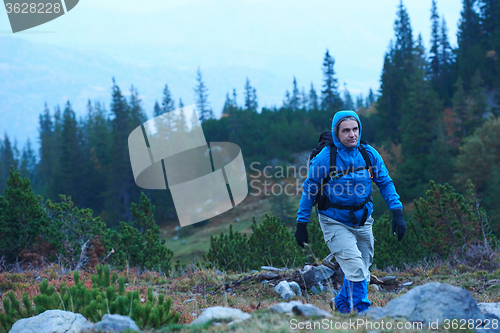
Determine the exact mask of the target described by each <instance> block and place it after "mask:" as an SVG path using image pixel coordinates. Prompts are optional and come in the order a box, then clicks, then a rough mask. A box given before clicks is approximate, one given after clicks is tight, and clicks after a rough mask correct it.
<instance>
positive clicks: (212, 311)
mask: <svg viewBox="0 0 500 333" xmlns="http://www.w3.org/2000/svg"><path fill="white" fill-rule="evenodd" d="M202 311H203V313H202V314H201V315H200V316H199V317H198V318H196V320H194V321H193V322H192V323H191V325H195V324H204V323H206V322H207V321H209V320H222V319H231V320H233V321H236V320H246V319H248V318H250V317H251V315H249V314H248V313H245V312H243V311H241V310H238V309H232V308H226V307H223V306H214V307H211V308H206V309H203V310H202Z"/></svg>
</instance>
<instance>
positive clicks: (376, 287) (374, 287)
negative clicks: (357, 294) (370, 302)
mask: <svg viewBox="0 0 500 333" xmlns="http://www.w3.org/2000/svg"><path fill="white" fill-rule="evenodd" d="M370 286H372V288H373V289H375V291H380V287H379V286H378V285H376V284H371V285H370Z"/></svg>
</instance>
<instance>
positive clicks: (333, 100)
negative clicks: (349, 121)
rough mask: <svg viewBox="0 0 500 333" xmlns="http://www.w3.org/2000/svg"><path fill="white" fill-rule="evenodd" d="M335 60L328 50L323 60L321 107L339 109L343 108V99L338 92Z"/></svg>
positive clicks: (332, 109)
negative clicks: (334, 66)
mask: <svg viewBox="0 0 500 333" xmlns="http://www.w3.org/2000/svg"><path fill="white" fill-rule="evenodd" d="M334 64H335V60H334V59H333V57H332V56H330V53H329V52H328V50H326V53H325V58H324V60H323V82H324V83H323V90H322V91H321V108H322V109H323V110H330V111H338V110H340V109H342V99H341V98H340V96H339V93H338V83H337V78H336V77H335V71H334V69H333V65H334Z"/></svg>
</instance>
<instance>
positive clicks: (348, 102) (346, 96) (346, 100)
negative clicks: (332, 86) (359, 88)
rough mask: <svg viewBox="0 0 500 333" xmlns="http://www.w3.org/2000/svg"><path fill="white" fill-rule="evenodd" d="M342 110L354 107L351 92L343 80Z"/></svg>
mask: <svg viewBox="0 0 500 333" xmlns="http://www.w3.org/2000/svg"><path fill="white" fill-rule="evenodd" d="M343 108H344V110H353V111H355V109H354V102H353V101H352V97H351V93H349V90H348V89H347V85H346V84H345V82H344V105H343Z"/></svg>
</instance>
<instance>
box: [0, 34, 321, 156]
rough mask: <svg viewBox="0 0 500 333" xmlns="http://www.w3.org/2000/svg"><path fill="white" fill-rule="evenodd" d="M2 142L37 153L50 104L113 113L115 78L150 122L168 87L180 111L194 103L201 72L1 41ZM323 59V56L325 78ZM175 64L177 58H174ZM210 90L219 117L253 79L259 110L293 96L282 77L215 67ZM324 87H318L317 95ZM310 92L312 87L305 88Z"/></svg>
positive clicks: (208, 73) (206, 71) (206, 73)
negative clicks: (135, 96) (136, 97)
mask: <svg viewBox="0 0 500 333" xmlns="http://www.w3.org/2000/svg"><path fill="white" fill-rule="evenodd" d="M0 50H1V52H0V87H1V89H0V137H1V138H3V135H4V133H5V132H6V133H7V134H8V136H9V138H10V139H11V140H12V141H13V139H14V138H16V139H17V142H18V148H19V149H20V148H22V146H23V145H24V144H25V142H26V140H27V138H28V137H29V138H30V140H31V141H32V143H33V144H35V146H36V147H38V142H37V141H38V116H39V114H40V113H41V112H42V111H43V108H44V103H47V105H48V107H49V110H50V111H51V114H52V113H53V111H54V107H55V106H56V105H60V107H61V108H63V107H64V105H65V103H66V102H67V101H68V100H69V101H70V103H71V105H72V106H73V109H74V111H75V112H76V114H77V115H78V116H84V115H85V114H86V112H87V111H86V105H87V101H88V100H89V99H90V100H91V101H95V100H99V101H101V103H104V105H105V106H106V108H107V109H108V110H109V104H110V101H111V87H112V77H114V78H115V80H116V83H117V84H118V85H119V87H120V88H121V90H122V93H123V94H124V95H128V94H129V90H130V87H131V85H132V84H133V85H134V86H135V87H136V88H137V90H138V92H139V94H140V96H141V98H142V103H143V108H144V110H145V111H146V114H147V115H148V117H152V113H153V106H154V103H155V100H158V101H159V102H160V100H161V97H162V91H163V88H164V86H165V84H168V86H169V89H170V91H171V93H172V95H173V98H174V100H175V102H176V105H178V102H179V98H182V101H183V103H184V104H185V105H189V104H192V103H194V101H195V96H194V90H193V88H194V86H195V85H196V79H195V78H196V68H191V67H178V66H175V60H171V61H168V59H166V60H165V62H164V64H162V65H144V64H133V63H127V62H125V61H123V60H118V59H116V58H113V57H110V56H108V55H106V54H104V53H102V54H99V53H98V52H96V51H75V50H69V49H64V48H61V47H55V46H48V45H43V44H37V43H31V42H28V41H26V40H24V39H21V38H15V37H7V36H0ZM322 56H323V55H322V54H318V66H317V67H318V73H314V75H311V77H313V76H314V77H318V76H319V77H320V75H321V68H320V66H321V59H322ZM172 58H175V55H174V54H173V55H172ZM201 72H202V74H203V80H204V82H205V84H206V86H207V87H208V89H209V90H208V93H209V102H210V104H211V106H212V108H213V110H214V113H215V115H216V116H220V114H221V110H222V107H223V105H224V100H225V96H226V93H228V92H230V93H231V92H232V89H233V88H236V92H237V100H238V103H239V104H240V105H241V104H243V87H244V84H245V80H246V77H247V76H248V77H249V79H250V82H251V84H252V86H253V87H256V89H257V96H258V102H259V108H260V107H262V106H266V105H267V106H269V107H270V106H272V105H277V106H278V107H279V106H280V105H281V103H282V100H283V97H284V95H285V91H286V89H288V90H291V88H292V81H293V75H291V76H290V77H289V78H285V77H284V76H283V75H282V76H279V74H273V73H271V72H268V71H265V70H261V69H257V68H251V67H248V66H247V67H245V66H214V67H208V68H201ZM318 74H319V75H318ZM320 84H321V82H318V83H317V84H316V83H315V88H316V90H319V89H320ZM299 86H300V87H302V86H305V88H306V91H309V87H310V81H309V82H300V81H299Z"/></svg>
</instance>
